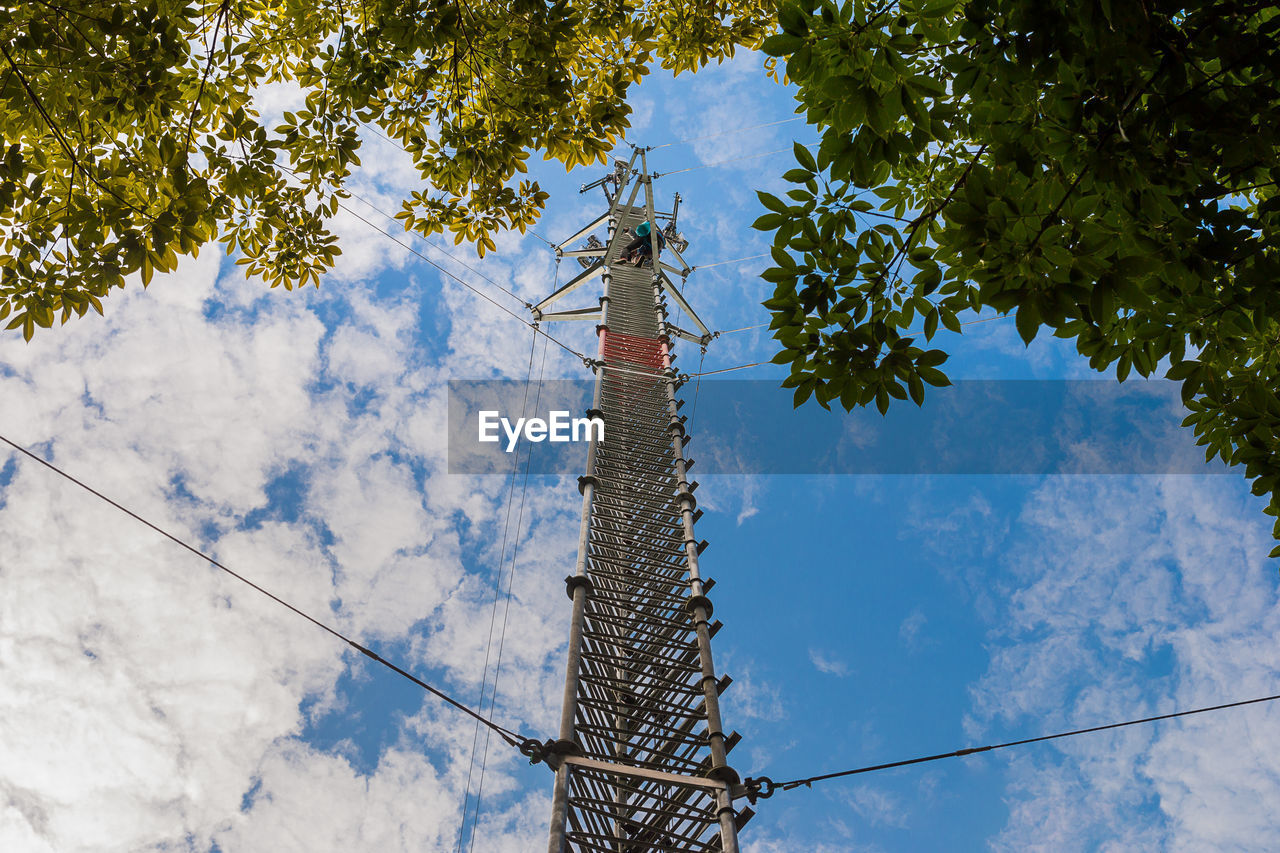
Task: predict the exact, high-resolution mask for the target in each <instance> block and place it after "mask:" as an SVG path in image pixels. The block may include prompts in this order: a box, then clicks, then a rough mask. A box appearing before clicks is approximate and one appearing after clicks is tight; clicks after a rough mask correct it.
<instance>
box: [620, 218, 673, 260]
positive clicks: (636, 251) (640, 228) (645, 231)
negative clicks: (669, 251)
mask: <svg viewBox="0 0 1280 853" xmlns="http://www.w3.org/2000/svg"><path fill="white" fill-rule="evenodd" d="M649 232H650V228H649V221H648V220H645V221H644V222H641V223H640V224H639V225H637V226H636V238H635V239H634V240H632V241H631V242H630V243H628V244H627V245H626V248H624V249H623V250H622V254H621V255H619V256H618V259H617V260H616V261H615V262H614V263H618V264H624V265H625V264H629V263H635V265H636V266H640V265H642V264H643V263H644V262H645V261H651V260H653V242H652V240H651V239H650V238H649ZM657 234H658V251H662V247H663V246H665V245H666V244H667V238H666V237H665V236H663V234H662V232H661V231H658V232H657Z"/></svg>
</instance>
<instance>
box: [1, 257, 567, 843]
mask: <svg viewBox="0 0 1280 853" xmlns="http://www.w3.org/2000/svg"><path fill="white" fill-rule="evenodd" d="M372 271H373V268H372V267H369V268H367V269H364V270H363V273H362V274H371V272H372ZM220 273H222V268H221V267H220V265H219V263H218V258H217V255H216V253H205V254H204V255H202V257H201V259H200V260H198V261H195V262H192V263H187V264H184V265H183V266H182V267H181V268H180V270H179V272H178V273H176V274H174V275H172V276H169V277H167V278H165V279H161V280H157V281H156V282H155V283H154V284H153V286H152V287H151V288H150V289H148V290H147V291H143V290H141V289H140V288H137V289H130V290H127V291H125V292H123V293H120V294H118V295H116V296H115V297H113V299H112V300H111V301H110V303H109V304H108V316H107V318H106V319H105V320H101V319H92V318H91V319H87V320H85V321H83V322H81V323H78V324H72V325H70V326H68V327H66V328H64V329H61V330H58V331H57V332H56V333H50V334H46V335H42V336H39V337H37V338H36V339H35V340H34V341H33V342H32V343H31V344H29V345H24V344H22V343H21V342H18V341H14V340H13V339H12V338H6V339H4V340H3V341H0V363H3V364H4V366H5V369H4V370H3V371H2V372H0V399H3V401H4V407H3V414H2V415H0V428H2V429H3V431H4V433H5V434H6V435H8V436H10V437H11V438H13V439H14V440H16V441H19V442H20V443H24V444H27V445H30V446H33V448H34V449H35V450H36V451H37V452H39V453H41V454H43V455H45V456H47V457H49V458H51V459H52V460H53V461H54V462H56V463H57V464H58V465H60V466H62V467H64V468H65V469H66V470H68V471H69V472H71V473H73V474H76V475H78V476H80V477H82V478H83V479H85V480H86V481H88V482H89V483H90V484H91V485H93V486H95V487H97V488H99V489H100V490H102V491H104V492H106V493H108V494H110V495H111V496H112V497H113V498H116V499H118V500H119V501H120V502H121V503H122V504H124V505H125V506H128V507H130V508H131V509H134V510H136V511H138V512H139V513H141V514H143V515H144V516H146V517H148V518H150V519H152V520H154V521H155V522H156V523H157V524H159V525H161V526H162V527H164V528H166V529H170V530H173V531H174V532H175V533H176V534H177V535H179V536H182V537H184V538H186V539H188V540H189V541H192V542H193V543H195V544H196V545H197V546H199V547H202V548H204V549H206V550H208V551H210V552H211V553H213V554H215V555H216V556H217V557H218V558H219V559H221V560H223V561H224V562H226V563H228V564H229V565H231V566H232V567H233V568H236V569H237V570H239V571H241V572H242V573H243V574H245V575H246V576H248V577H250V578H251V579H253V580H254V581H255V582H258V583H261V584H262V585H263V586H264V587H266V588H268V589H269V590H271V591H272V592H274V593H276V594H278V595H280V596H281V597H282V598H285V599H286V600H288V601H290V602H292V603H294V604H295V605H296V606H298V607H300V608H301V609H303V610H305V611H307V612H308V613H311V614H314V615H315V616H316V617H317V618H319V619H321V620H322V621H326V622H328V623H330V624H332V625H334V626H335V627H336V628H337V629H338V630H341V631H345V632H348V633H350V634H352V635H354V636H356V637H358V638H361V639H363V640H366V641H369V642H371V643H372V644H374V645H375V646H379V645H380V646H381V647H383V648H390V649H398V650H400V651H401V652H402V653H403V658H402V659H403V660H405V661H407V662H408V663H409V665H410V668H412V669H414V670H415V671H417V672H419V673H422V674H424V675H427V676H429V680H434V681H436V682H437V683H441V684H442V685H443V686H445V687H446V688H448V689H450V690H455V691H463V690H464V689H466V688H468V687H471V688H474V687H475V686H476V685H477V683H478V681H479V678H480V673H481V671H482V669H483V666H482V662H483V655H484V651H485V638H484V637H483V636H477V634H476V632H475V630H474V628H475V626H477V625H483V624H485V623H484V620H485V619H486V618H487V616H488V614H489V612H490V608H491V605H492V602H493V596H494V586H495V584H496V582H497V578H498V577H499V574H498V572H497V565H496V564H497V562H498V560H497V557H498V555H497V554H496V553H489V548H488V546H489V544H490V543H492V542H493V541H495V540H496V538H497V534H496V533H495V531H496V530H499V527H498V525H499V524H500V523H501V521H502V516H501V514H500V512H499V510H500V507H501V506H502V501H503V499H504V497H505V490H504V489H503V487H502V483H501V482H500V481H499V479H498V478H460V477H455V476H450V475H447V474H445V473H444V470H443V469H444V452H443V448H442V447H440V446H439V440H438V436H439V435H443V433H444V430H443V424H444V422H445V417H444V396H443V391H442V386H443V383H444V378H445V377H446V376H447V375H449V373H450V370H451V367H450V366H449V364H448V359H447V357H446V359H445V360H444V361H443V362H442V361H438V360H437V357H438V355H439V354H440V353H441V352H442V351H443V350H444V347H441V346H435V347H434V348H426V349H424V347H423V345H422V343H421V341H420V339H419V338H418V329H417V323H418V318H417V316H416V315H417V312H416V309H415V307H414V303H412V302H411V301H410V300H409V298H408V297H402V298H399V299H397V298H392V299H390V300H387V299H385V298H384V299H382V300H380V301H379V302H377V303H375V302H374V301H373V300H372V298H371V291H369V290H368V289H366V288H363V287H361V286H358V285H356V284H351V285H350V286H347V287H344V288H342V289H341V292H338V291H337V290H333V289H331V290H326V291H321V292H318V293H317V292H315V291H306V292H303V293H297V294H287V293H276V292H271V293H264V292H263V291H261V290H259V291H258V292H257V293H256V294H255V293H253V292H251V291H249V290H247V288H253V287H258V285H256V284H255V283H251V282H250V283H246V282H244V281H242V280H239V278H238V276H237V274H236V272H235V271H231V272H229V273H227V274H226V275H220ZM455 291H456V288H454V289H448V288H446V291H445V292H446V300H452V301H451V302H450V309H451V312H452V314H451V316H450V321H451V323H453V324H454V325H455V328H456V329H458V332H457V333H456V334H454V335H451V336H450V338H449V340H450V341H457V342H459V345H460V346H462V347H463V348H464V349H465V348H466V347H465V346H464V343H465V342H466V341H467V340H468V339H467V336H466V335H465V333H463V332H462V330H463V329H466V328H468V327H471V328H479V327H480V324H481V318H480V317H479V316H478V315H477V313H476V312H475V311H474V310H473V307H472V304H471V303H468V302H467V301H466V299H465V298H464V297H461V296H459V295H458V294H457V293H456V292H455ZM216 306H221V307H220V308H217V310H213V309H214V308H215V307H216ZM335 315H340V316H342V317H343V318H344V319H343V321H342V322H337V323H335V322H333V321H332V320H326V319H325V318H326V317H332V316H335ZM494 322H495V324H496V325H501V324H500V323H498V322H497V320H495V321H494ZM508 322H510V321H509V320H508ZM503 328H504V329H505V328H506V326H503ZM509 340H510V337H509V336H507V337H504V335H503V333H502V332H501V331H498V330H495V331H494V332H493V333H492V335H491V336H490V337H489V342H490V343H491V344H492V346H493V347H494V348H496V349H497V350H498V352H499V356H494V355H493V354H492V353H490V354H489V356H488V358H489V359H490V363H492V360H493V359H495V358H498V357H500V354H501V353H502V352H505V350H506V349H507V348H508V341H509ZM513 346H514V345H513ZM476 352H478V350H476ZM445 354H446V356H447V353H445ZM515 369H519V370H521V371H522V372H523V365H521V366H520V367H519V368H515ZM0 468H3V469H4V470H5V471H6V472H12V473H11V475H10V474H8V473H7V474H6V477H5V479H6V480H7V482H5V483H4V485H3V486H0V530H3V536H0V582H2V583H3V590H4V591H3V595H2V596H0V667H3V669H4V671H5V673H6V677H5V678H4V679H3V682H2V683H0V720H3V725H4V729H5V732H6V736H5V737H4V738H3V739H0V792H2V793H0V849H5V850H24V851H27V850H31V851H38V850H51V851H54V850H56V851H59V853H67V851H78V850H95V851H96V850H143V849H197V850H205V849H209V847H210V845H211V844H213V843H217V844H218V845H219V846H220V848H221V849H224V850H241V849H263V844H264V842H263V839H275V841H277V842H279V843H272V844H270V845H268V846H269V847H270V848H271V849H282V848H285V847H290V846H294V845H296V844H297V843H300V842H299V839H303V840H305V841H306V844H305V846H307V847H308V848H311V849H320V848H326V849H327V848H329V847H332V846H334V845H335V844H336V845H345V846H347V847H349V848H350V849H385V850H392V849H406V850H409V849H412V850H420V849H436V848H438V847H440V846H442V845H441V843H440V842H441V840H442V839H443V840H445V841H446V842H447V843H448V844H451V843H452V839H453V834H454V833H456V832H457V821H458V818H459V813H460V808H461V797H460V792H461V790H462V788H463V784H464V780H461V779H460V778H459V776H460V773H461V771H459V770H458V767H457V764H458V762H459V761H461V760H463V759H464V757H465V756H466V755H467V751H466V747H465V746H464V745H463V741H464V740H465V739H466V737H467V736H468V735H469V734H470V729H469V726H468V725H467V721H466V720H465V718H463V717H461V716H459V715H457V714H456V713H455V712H453V711H452V710H450V709H448V708H442V707H440V706H439V705H438V703H436V701H435V700H434V699H430V698H429V697H428V698H425V699H416V700H413V701H414V703H415V705H416V706H418V707H417V710H416V711H415V712H414V715H413V716H412V717H411V718H401V719H400V720H399V721H398V722H397V720H396V719H394V718H392V719H391V720H390V721H389V722H388V724H387V729H388V730H387V731H385V732H381V733H375V734H374V735H373V736H374V738H375V741H376V742H375V743H374V744H373V745H372V748H373V755H374V756H375V761H374V763H373V766H372V767H356V766H354V765H353V764H352V763H351V761H350V760H349V755H348V754H349V753H350V744H347V745H346V746H342V745H339V746H333V747H331V748H327V749H320V748H318V747H316V746H314V745H313V744H311V743H309V740H308V739H309V732H310V727H311V726H313V725H314V724H315V721H316V719H318V718H323V717H324V716H325V715H329V714H338V715H341V714H344V713H348V712H350V710H351V703H350V701H349V700H350V698H351V697H350V696H349V695H347V693H348V692H350V691H361V690H366V689H370V684H372V683H373V682H374V681H375V680H382V681H379V682H378V683H383V684H385V683H386V682H385V679H388V678H391V679H394V676H391V675H390V674H389V673H386V672H382V671H375V672H370V671H369V669H370V664H369V663H368V661H367V660H365V659H364V658H362V657H360V656H358V655H355V654H353V653H352V652H351V651H350V650H349V649H348V648H346V647H345V646H344V644H342V643H341V642H339V641H337V640H335V639H333V638H332V637H329V636H327V635H325V634H324V633H323V632H321V631H319V630H318V629H316V628H315V627H314V626H312V625H310V624H308V623H306V622H305V621H303V620H301V619H298V618H297V617H296V616H294V615H292V614H290V613H288V612H287V611H285V610H284V609H282V608H280V607H279V606H278V605H276V604H274V603H272V602H270V601H268V600H265V599H263V598H262V597H260V596H258V595H257V594H255V593H253V592H251V591H249V590H247V589H246V588H245V587H244V586H242V585H240V584H237V583H235V582H234V581H233V580H231V579H230V578H228V577H226V576H225V575H222V574H221V573H219V572H217V571H215V570H213V569H211V568H210V567H209V566H207V565H202V563H201V562H200V561H199V560H198V559H197V558H195V557H193V556H192V555H190V554H189V553H186V552H184V551H182V550H181V549H179V548H177V547H176V546H174V545H173V544H172V543H170V542H167V541H166V540H164V539H162V538H160V537H159V536H157V535H156V534H154V533H153V532H151V531H148V530H146V529H145V528H143V527H141V526H139V525H137V524H135V523H134V522H133V521H131V520H129V519H128V518H126V517H124V516H122V515H121V514H119V513H118V512H117V511H115V510H113V509H111V508H110V507H108V506H106V505H104V504H102V503H101V502H100V501H97V500H96V499H95V498H93V497H91V496H89V495H87V494H86V493H84V492H82V491H80V490H78V489H77V488H75V487H74V486H72V485H71V484H69V483H67V482H65V481H62V480H60V479H58V478H57V477H56V476H55V475H53V474H52V473H51V472H49V471H46V470H43V469H41V468H39V467H37V466H35V465H34V464H32V463H29V462H25V461H21V460H17V461H15V456H14V455H13V454H3V455H0ZM565 488H566V487H564V484H560V483H548V482H538V481H535V482H533V483H532V484H531V485H530V487H529V488H528V492H527V498H528V503H527V508H526V511H525V515H524V517H523V524H524V531H525V532H524V537H525V546H524V550H523V551H522V552H521V554H520V555H519V559H518V561H517V564H516V570H517V571H516V575H515V581H514V584H513V585H512V587H511V589H512V600H511V605H510V610H509V612H508V611H500V613H501V615H502V616H503V619H504V622H505V624H506V625H507V631H508V641H507V643H506V645H505V649H504V655H505V657H504V660H503V669H502V679H501V683H500V685H499V689H498V691H497V697H496V704H495V706H494V709H493V711H494V713H495V715H497V716H499V717H501V718H502V719H503V721H504V722H507V723H508V724H510V725H516V726H524V725H530V726H537V727H540V728H539V731H541V730H542V729H548V730H549V726H550V724H551V721H552V719H553V717H554V709H551V708H549V707H547V705H548V701H547V700H545V699H544V697H546V696H556V697H557V698H558V695H559V692H558V690H556V689H551V688H552V687H553V686H554V684H555V683H556V682H558V680H559V679H560V678H562V676H563V673H562V670H561V664H560V646H561V644H562V642H563V629H562V626H561V624H560V623H559V622H558V621H556V620H555V618H554V617H555V616H557V615H559V614H560V613H561V612H562V611H563V605H562V602H563V583H562V582H560V581H559V580H558V577H557V573H558V574H559V576H562V575H563V566H564V564H565V563H566V562H568V556H567V554H566V550H565V549H566V547H571V544H572V541H573V539H572V537H571V536H562V535H561V534H563V533H564V531H565V530H566V529H571V527H572V525H573V523H574V521H575V517H576V509H577V508H576V506H575V505H574V502H573V501H569V500H565V499H564V498H565V494H566V491H565ZM520 495H521V492H517V497H519V496H520ZM535 527H536V529H535V532H534V533H532V534H531V533H530V532H529V531H530V529H534V528H535ZM557 537H559V539H557ZM562 540H563V541H562ZM564 542H568V543H570V544H569V545H565V544H564ZM477 543H480V545H481V547H476V546H477ZM468 549H474V552H475V553H477V554H479V555H480V556H479V557H478V558H477V557H468V556H466V555H465V553H464V552H466V551H467V550H468ZM511 557H512V551H511V550H508V552H507V560H508V561H510V559H511ZM557 564H558V565H557ZM506 577H508V578H510V566H509V565H508V567H507V575H506ZM501 592H502V594H503V595H505V587H504V588H503V589H502V590H501ZM502 601H503V602H505V598H502ZM464 636H465V637H469V638H470V639H468V640H466V641H462V640H460V639H457V638H461V637H464ZM498 636H500V635H499V634H498V633H497V632H495V638H494V640H495V649H496V643H497V640H498ZM515 636H518V637H519V642H515V641H512V640H511V637H515ZM495 654H496V652H495ZM495 669H496V660H495V665H494V666H491V668H490V670H489V672H488V683H489V684H490V692H491V693H492V683H493V679H494V670H495ZM349 676H354V680H353V679H352V678H351V677H349ZM468 698H469V697H468ZM428 731H429V732H430V733H431V734H432V737H433V741H432V742H433V743H448V742H449V741H448V739H447V738H445V737H443V736H441V732H442V731H451V732H454V733H455V735H456V738H457V740H456V744H457V745H458V746H459V747H460V748H459V749H458V751H457V754H453V753H451V752H449V751H448V750H442V749H438V748H436V749H429V748H425V747H424V746H423V744H422V741H421V740H420V739H421V738H423V737H425V736H426V735H425V734H424V732H428ZM406 739H407V740H406ZM402 740H403V741H404V743H401V741H402ZM500 749H502V750H506V749H507V748H506V747H505V745H503V746H501V747H500ZM517 767H518V765H517V764H515V763H513V762H512V761H511V760H510V757H507V758H502V757H492V758H491V760H490V762H489V770H488V774H487V776H486V782H485V786H486V791H487V792H488V793H487V795H486V799H487V802H488V804H489V805H488V807H487V808H486V810H485V812H484V813H483V815H482V818H481V820H480V823H479V827H478V829H477V832H479V833H480V835H479V836H478V837H480V838H487V839H489V841H488V846H487V847H486V848H485V849H489V850H513V851H514V850H523V849H527V845H528V843H529V839H530V838H531V837H532V836H531V834H530V833H532V834H533V835H541V834H542V833H543V832H544V831H545V830H544V829H543V821H544V820H545V813H546V809H545V808H543V806H544V802H543V799H542V794H541V793H535V794H526V793H524V792H523V789H521V788H520V787H519V786H516V785H514V784H513V783H512V782H511V773H512V772H514V770H515V769H517ZM446 792H448V793H447V794H446ZM534 814H537V815H538V817H537V819H536V820H534V818H533V815H534Z"/></svg>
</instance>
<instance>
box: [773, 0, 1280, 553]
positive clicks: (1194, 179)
mask: <svg viewBox="0 0 1280 853" xmlns="http://www.w3.org/2000/svg"><path fill="white" fill-rule="evenodd" d="M779 19H780V21H781V24H782V31H781V32H780V33H778V34H776V35H773V36H771V37H769V38H768V39H767V40H766V42H765V45H764V50H765V51H766V52H767V53H769V54H770V55H772V56H775V57H785V59H786V73H787V75H788V76H789V77H790V79H791V80H793V81H794V82H795V83H796V84H797V85H798V87H799V95H798V97H799V100H800V102H801V104H802V109H803V110H804V111H805V112H806V113H807V115H808V117H809V120H810V121H811V122H812V123H815V124H817V125H818V126H819V127H820V128H821V132H822V139H821V144H820V146H819V147H818V150H817V151H816V153H811V152H810V151H809V150H808V149H805V148H802V147H799V146H797V148H796V159H797V160H798V165H797V167H796V168H794V169H792V170H791V171H789V172H787V173H786V175H785V178H786V179H787V180H788V181H789V182H791V183H792V184H794V185H795V187H794V189H792V190H790V192H788V193H787V196H788V198H786V199H779V198H775V197H773V196H770V195H767V194H761V200H762V202H763V203H764V205H765V207H766V208H767V209H768V212H767V213H765V214H764V215H763V216H761V217H760V219H759V220H757V222H756V227H757V228H759V229H761V230H764V231H770V232H773V237H774V244H773V250H772V253H773V258H774V263H775V264H776V266H774V267H772V268H771V269H769V270H768V271H767V272H766V273H765V277H766V278H767V279H769V280H771V281H773V282H775V283H776V292H775V294H774V296H773V298H772V299H770V300H769V301H768V302H766V303H765V304H766V306H767V307H768V308H769V309H770V310H771V311H772V313H773V324H772V328H773V329H775V337H776V338H777V340H778V341H779V343H780V344H781V348H782V349H781V352H780V353H779V354H778V356H777V357H776V358H775V361H777V362H779V363H788V364H790V365H791V375H790V376H789V377H788V380H787V384H788V385H789V386H791V387H794V388H795V389H796V392H795V398H796V404H797V405H799V404H800V403H801V402H802V401H804V400H805V399H807V398H808V397H809V396H810V395H812V396H814V397H815V398H816V399H817V400H818V402H819V403H821V404H822V405H829V404H830V403H831V401H833V400H838V401H839V402H840V403H841V404H842V405H843V406H845V407H846V408H851V407H853V406H857V405H866V404H868V403H870V402H871V401H875V403H876V405H877V406H878V407H879V408H880V409H881V411H884V410H886V409H887V408H888V406H889V405H890V402H891V400H892V399H893V398H898V399H907V398H910V399H912V400H914V401H915V402H916V403H919V402H921V400H922V399H923V398H924V393H925V385H945V384H948V379H947V377H946V375H945V374H944V373H943V371H942V370H941V365H942V364H943V362H945V361H946V359H947V355H946V353H944V352H943V351H941V350H938V349H927V348H926V347H927V344H925V343H924V342H925V341H928V340H930V339H931V338H932V337H933V336H934V334H935V332H937V330H938V329H939V327H940V326H941V327H945V328H947V329H950V330H951V331H953V332H960V331H961V324H960V320H959V319H958V318H959V317H960V316H961V315H962V314H963V313H964V312H966V311H976V310H980V309H983V308H989V309H994V310H996V311H998V312H1000V313H1009V312H1012V313H1014V315H1015V319H1016V325H1017V329H1018V332H1019V333H1020V334H1021V336H1022V338H1023V339H1024V340H1025V341H1026V342H1028V343H1030V341H1031V340H1032V339H1033V338H1034V337H1035V336H1036V334H1037V332H1038V331H1039V330H1040V329H1042V328H1044V329H1047V330H1048V331H1050V332H1052V333H1053V334H1055V335H1057V336H1059V337H1063V338H1074V339H1075V342H1076V346H1077V347H1078V349H1079V351H1080V352H1081V353H1082V354H1084V355H1085V356H1087V357H1088V358H1089V360H1090V364H1091V365H1092V366H1093V367H1094V368H1096V369H1098V370H1109V369H1112V368H1113V367H1114V370H1115V374H1116V376H1117V378H1119V379H1120V380H1123V379H1124V378H1125V377H1126V376H1128V375H1129V374H1130V372H1131V371H1136V372H1137V373H1138V374H1139V375H1142V376H1150V375H1152V374H1153V373H1156V372H1158V371H1160V370H1162V369H1165V367H1166V365H1167V366H1168V367H1167V370H1166V372H1165V375H1166V376H1168V377H1169V378H1170V379H1173V380H1177V381H1180V382H1181V383H1182V385H1181V387H1182V395H1183V399H1184V401H1185V402H1186V404H1187V406H1188V408H1189V410H1190V415H1189V417H1188V418H1187V420H1186V422H1185V423H1186V424H1188V425H1190V426H1193V427H1194V429H1195V433H1196V436H1197V439H1198V441H1199V442H1200V443H1201V444H1203V445H1207V455H1208V457H1209V458H1213V456H1214V455H1217V456H1220V457H1221V458H1222V459H1223V460H1224V461H1226V462H1229V463H1231V464H1235V465H1242V466H1244V468H1245V472H1246V475H1247V476H1248V477H1249V478H1251V479H1252V480H1253V491H1254V493H1255V494H1258V495H1264V494H1270V495H1271V503H1270V506H1269V508H1268V510H1267V512H1268V513H1269V514H1271V515H1280V493H1278V491H1277V486H1278V484H1280V398H1278V397H1277V388H1280V369H1278V368H1280V289H1278V288H1277V287H1276V282H1277V279H1280V247H1278V245H1277V235H1278V234H1280V196H1278V195H1277V182H1278V181H1280V160H1278V159H1277V151H1278V145H1280V123H1278V122H1277V121H1276V117H1277V116H1280V84H1278V83H1277V74H1280V11H1278V10H1277V7H1276V5H1275V4H1274V3H1269V2H1258V3H1251V2H1236V0H1218V2H1196V0H1191V1H1190V2H1187V0H1181V2H1177V3H1172V2H1163V0H1137V2H1115V1H1114V0H1085V2H1078V1H1077V0H1048V2H1027V0H969V2H957V0H898V2H886V1H885V0H880V2H877V0H870V1H869V2H867V1H866V0H855V2H844V3H839V2H834V0H790V2H787V3H784V4H783V5H782V7H781V8H780V9H779ZM916 327H919V329H920V330H921V331H920V332H919V333H913V332H910V331H909V330H910V329H914V328H916ZM1277 535H1278V536H1280V522H1278V523H1277ZM1273 556H1280V548H1277V549H1276V551H1274V552H1273Z"/></svg>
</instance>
